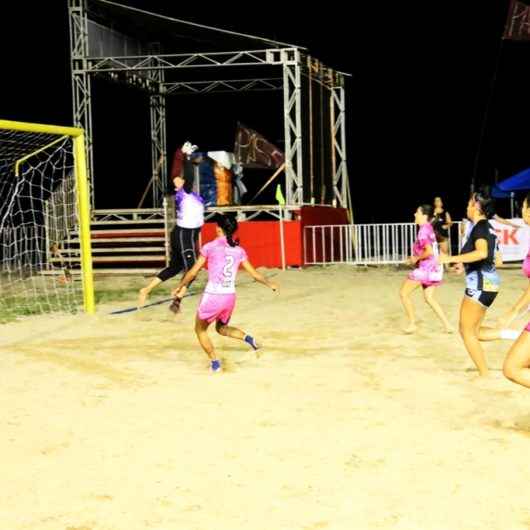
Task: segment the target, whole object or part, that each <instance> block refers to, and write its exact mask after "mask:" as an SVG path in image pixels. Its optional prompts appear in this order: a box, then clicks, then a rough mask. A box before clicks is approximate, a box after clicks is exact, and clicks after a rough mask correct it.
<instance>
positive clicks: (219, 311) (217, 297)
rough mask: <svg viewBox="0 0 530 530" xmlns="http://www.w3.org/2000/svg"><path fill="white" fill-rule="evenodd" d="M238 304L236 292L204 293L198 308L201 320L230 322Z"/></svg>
mask: <svg viewBox="0 0 530 530" xmlns="http://www.w3.org/2000/svg"><path fill="white" fill-rule="evenodd" d="M235 305H236V295H235V294H209V293H204V294H203V295H202V298H201V303H200V304H199V309H197V316H198V317H199V319H200V320H206V322H209V323H212V322H214V321H217V322H221V323H222V324H228V323H229V322H230V318H231V317H232V313H233V311H234V307H235Z"/></svg>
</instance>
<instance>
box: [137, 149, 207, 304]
mask: <svg viewBox="0 0 530 530" xmlns="http://www.w3.org/2000/svg"><path fill="white" fill-rule="evenodd" d="M195 149H197V146H196V145H191V144H190V143H189V142H186V143H185V144H184V145H183V146H182V150H181V153H179V154H180V155H181V156H180V163H179V164H178V169H177V170H175V169H173V170H172V181H173V185H174V186H175V207H176V212H177V223H176V225H175V227H174V228H173V230H172V231H171V234H170V244H171V253H170V260H169V265H168V266H167V267H166V268H164V269H162V270H161V271H160V272H159V273H158V274H157V275H156V277H155V278H153V279H152V280H151V282H150V283H149V285H147V286H146V287H144V288H143V289H140V296H139V300H138V306H139V307H141V306H143V305H144V304H145V302H146V300H147V297H148V296H149V293H150V292H151V291H152V290H153V289H154V288H155V287H157V286H158V285H160V284H161V283H162V282H165V281H166V280H169V279H170V278H173V277H174V276H176V275H177V274H178V273H179V272H181V271H189V270H190V269H191V268H192V267H193V264H194V263H195V259H196V253H195V249H196V247H197V242H198V240H199V234H200V231H201V227H202V225H203V224H204V201H203V199H202V197H201V196H200V195H198V194H197V193H194V192H193V175H194V171H193V165H192V160H191V156H192V153H193V151H195ZM174 166H175V164H174ZM184 294H185V290H183V291H182V296H184ZM178 302H180V299H179V300H176V301H175V303H174V304H176V308H177V309H178V306H179V303H178Z"/></svg>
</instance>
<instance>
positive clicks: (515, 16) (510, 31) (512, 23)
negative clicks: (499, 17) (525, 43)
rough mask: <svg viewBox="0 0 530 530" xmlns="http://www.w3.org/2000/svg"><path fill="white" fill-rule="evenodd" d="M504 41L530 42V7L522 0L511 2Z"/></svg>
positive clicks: (512, 0)
mask: <svg viewBox="0 0 530 530" xmlns="http://www.w3.org/2000/svg"><path fill="white" fill-rule="evenodd" d="M502 38H503V39H506V40H530V5H528V4H527V3H525V2H522V1H521V0H511V1H510V9H509V10H508V20H507V21H506V27H505V28H504V35H503V36H502Z"/></svg>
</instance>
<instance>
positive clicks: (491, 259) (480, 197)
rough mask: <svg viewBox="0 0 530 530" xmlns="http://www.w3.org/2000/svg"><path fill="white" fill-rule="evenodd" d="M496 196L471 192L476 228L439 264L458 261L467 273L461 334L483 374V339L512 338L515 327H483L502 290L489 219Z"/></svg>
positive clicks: (485, 370)
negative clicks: (456, 249) (485, 318)
mask: <svg viewBox="0 0 530 530" xmlns="http://www.w3.org/2000/svg"><path fill="white" fill-rule="evenodd" d="M494 208H495V203H494V199H493V198H492V197H491V196H490V194H489V190H488V189H483V190H481V191H478V192H476V193H473V194H472V195H471V198H470V199H469V201H468V204H467V218H468V219H469V220H470V221H471V222H472V223H473V228H472V229H471V232H470V234H469V237H468V238H467V240H466V243H465V245H464V246H463V247H462V250H461V254H458V255H456V256H449V255H447V254H441V255H440V259H439V261H440V263H455V264H457V267H456V271H457V272H458V273H462V272H464V270H465V274H466V291H465V296H464V299H463V300H462V305H461V308H460V326H459V327H460V335H461V336H462V339H463V340H464V345H465V347H466V349H467V351H468V353H469V355H470V357H471V359H472V360H473V362H474V363H475V366H476V367H477V369H478V371H479V373H480V375H481V376H485V375H488V365H487V362H486V358H485V356H484V350H483V348H482V345H481V344H480V342H481V341H489V340H497V339H513V338H514V337H513V333H514V332H513V330H498V329H493V328H486V327H484V326H482V321H483V320H484V317H485V315H486V311H487V310H488V309H489V307H490V306H491V304H493V302H494V300H495V298H496V297H497V294H498V293H499V287H500V278H499V276H498V274H497V270H496V267H495V253H496V249H497V236H496V234H495V232H494V230H493V228H492V227H491V225H490V223H489V222H488V220H489V219H491V218H492V217H493V216H494V215H495V210H494Z"/></svg>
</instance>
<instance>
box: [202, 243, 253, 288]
mask: <svg viewBox="0 0 530 530" xmlns="http://www.w3.org/2000/svg"><path fill="white" fill-rule="evenodd" d="M201 255H202V256H204V257H205V258H206V259H207V260H208V284H207V285H206V289H205V290H204V292H205V293H208V294H233V293H235V292H236V276H237V271H238V269H239V265H240V264H241V262H243V261H246V260H247V259H248V258H247V253H246V252H245V250H244V249H242V248H241V247H239V246H237V247H231V246H230V245H229V244H228V242H227V240H226V237H219V238H217V239H214V240H213V241H211V242H210V243H207V244H206V245H204V246H203V247H202V248H201Z"/></svg>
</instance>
